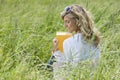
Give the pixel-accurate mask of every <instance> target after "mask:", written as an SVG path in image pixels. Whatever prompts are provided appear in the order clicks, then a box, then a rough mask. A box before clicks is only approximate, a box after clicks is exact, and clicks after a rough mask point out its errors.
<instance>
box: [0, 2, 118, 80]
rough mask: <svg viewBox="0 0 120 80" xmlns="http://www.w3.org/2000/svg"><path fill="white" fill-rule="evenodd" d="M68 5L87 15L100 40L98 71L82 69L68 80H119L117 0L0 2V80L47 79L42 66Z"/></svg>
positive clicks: (48, 76)
mask: <svg viewBox="0 0 120 80" xmlns="http://www.w3.org/2000/svg"><path fill="white" fill-rule="evenodd" d="M71 4H79V5H82V6H83V7H85V8H86V9H87V10H88V11H90V12H91V14H92V18H93V20H94V23H95V26H96V27H97V28H98V30H99V31H100V32H101V37H102V39H101V43H100V46H101V58H100V65H99V66H98V69H97V70H96V71H91V70H90V69H89V68H86V67H85V66H82V67H80V68H79V69H77V70H76V71H75V74H76V76H68V77H69V78H68V80H71V79H72V80H120V0H0V80H51V79H50V75H51V72H49V70H46V69H45V66H44V65H46V64H47V62H48V60H49V58H50V56H51V50H52V39H53V38H54V37H55V34H56V31H65V28H64V25H63V21H62V20H61V17H60V13H61V11H63V9H64V7H65V6H68V5H71Z"/></svg>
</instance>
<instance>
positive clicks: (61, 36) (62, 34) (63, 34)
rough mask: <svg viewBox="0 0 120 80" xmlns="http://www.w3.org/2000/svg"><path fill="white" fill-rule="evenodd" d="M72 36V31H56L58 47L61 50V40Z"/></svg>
mask: <svg viewBox="0 0 120 80" xmlns="http://www.w3.org/2000/svg"><path fill="white" fill-rule="evenodd" d="M71 36H72V33H68V32H57V33H56V38H57V40H58V49H59V50H60V51H61V52H63V42H64V40H65V39H67V38H69V37H71Z"/></svg>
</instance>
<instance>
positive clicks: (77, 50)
mask: <svg viewBox="0 0 120 80" xmlns="http://www.w3.org/2000/svg"><path fill="white" fill-rule="evenodd" d="M61 17H62V20H63V21H64V25H65V28H66V29H67V31H68V32H70V33H73V36H72V37H70V38H68V39H66V40H65V41H64V43H63V50H64V53H62V52H60V51H59V49H58V42H59V41H58V40H57V39H53V54H52V55H53V56H54V57H55V60H56V62H55V63H54V64H53V70H54V71H56V70H58V69H60V67H61V66H63V65H65V64H66V63H70V64H72V65H74V64H77V63H79V62H82V61H85V60H88V59H90V58H91V60H92V62H93V64H95V65H96V64H97V61H98V59H99V57H100V49H99V42H100V34H99V32H98V31H97V29H96V28H95V27H94V24H93V20H92V19H91V18H90V16H89V15H88V12H87V11H86V10H85V9H84V8H83V7H82V6H79V5H71V6H67V7H66V8H65V9H64V11H63V12H62V13H61ZM59 78H60V77H59ZM57 80H58V79H57ZM61 80H62V79H61Z"/></svg>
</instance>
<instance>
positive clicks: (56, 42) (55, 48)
mask: <svg viewBox="0 0 120 80" xmlns="http://www.w3.org/2000/svg"><path fill="white" fill-rule="evenodd" d="M57 50H58V40H57V39H56V38H54V39H53V53H54V52H55V51H57Z"/></svg>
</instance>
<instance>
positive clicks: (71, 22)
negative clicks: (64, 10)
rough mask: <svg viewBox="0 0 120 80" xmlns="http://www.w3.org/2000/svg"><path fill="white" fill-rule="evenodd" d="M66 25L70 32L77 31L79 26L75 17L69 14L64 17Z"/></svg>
mask: <svg viewBox="0 0 120 80" xmlns="http://www.w3.org/2000/svg"><path fill="white" fill-rule="evenodd" d="M64 25H65V28H66V29H67V31H68V32H70V33H72V32H74V31H75V32H77V26H76V22H75V19H73V18H70V17H69V16H65V17H64Z"/></svg>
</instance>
